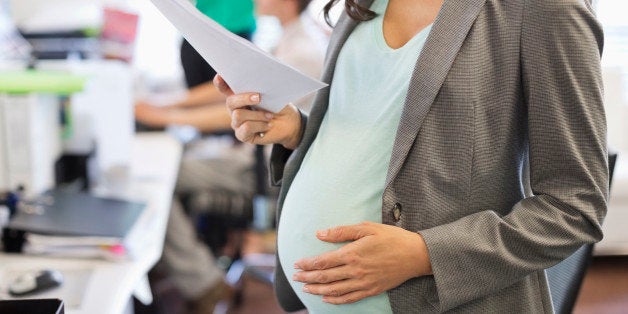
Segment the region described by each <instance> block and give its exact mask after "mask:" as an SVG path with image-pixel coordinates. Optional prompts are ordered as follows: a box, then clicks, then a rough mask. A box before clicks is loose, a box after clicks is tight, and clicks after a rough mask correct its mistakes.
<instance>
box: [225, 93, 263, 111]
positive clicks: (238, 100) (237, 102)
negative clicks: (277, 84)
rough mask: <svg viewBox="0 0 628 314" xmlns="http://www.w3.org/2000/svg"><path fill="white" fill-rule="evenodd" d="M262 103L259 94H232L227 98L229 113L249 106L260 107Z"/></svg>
mask: <svg viewBox="0 0 628 314" xmlns="http://www.w3.org/2000/svg"><path fill="white" fill-rule="evenodd" d="M259 102H260V95H259V93H241V94H232V95H231V96H229V97H227V108H228V109H229V111H232V112H233V111H234V110H236V109H242V108H244V107H248V106H255V105H258V104H259Z"/></svg>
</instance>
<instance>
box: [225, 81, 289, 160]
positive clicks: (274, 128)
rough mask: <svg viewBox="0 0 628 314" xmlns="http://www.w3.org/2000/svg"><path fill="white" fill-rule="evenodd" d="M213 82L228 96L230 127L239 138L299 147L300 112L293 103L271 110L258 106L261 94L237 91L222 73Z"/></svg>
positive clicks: (247, 140)
mask: <svg viewBox="0 0 628 314" xmlns="http://www.w3.org/2000/svg"><path fill="white" fill-rule="evenodd" d="M214 85H215V86H216V87H217V88H218V90H219V91H220V92H221V93H223V94H224V95H225V96H227V108H228V109H229V112H230V113H231V127H232V128H233V130H234V131H235V135H236V137H237V138H238V140H240V141H242V142H248V143H251V144H260V145H265V144H274V143H277V144H281V145H283V146H285V147H286V148H289V149H295V148H296V147H297V145H298V144H299V142H300V141H301V115H300V113H299V111H298V110H297V108H295V107H294V106H293V105H291V104H289V105H287V106H286V107H284V108H283V109H282V110H281V111H279V112H277V113H272V112H269V111H266V110H262V109H259V108H257V107H255V106H256V105H258V104H259V103H260V101H261V99H260V94H259V93H242V94H234V93H233V91H232V90H231V88H230V87H229V86H228V85H227V83H226V82H225V81H224V80H223V79H222V77H220V75H216V77H214ZM252 108H255V109H252Z"/></svg>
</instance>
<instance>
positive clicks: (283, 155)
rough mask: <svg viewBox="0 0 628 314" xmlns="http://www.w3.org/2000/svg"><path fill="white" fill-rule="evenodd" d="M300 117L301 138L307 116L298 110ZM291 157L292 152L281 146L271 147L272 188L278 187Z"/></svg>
mask: <svg viewBox="0 0 628 314" xmlns="http://www.w3.org/2000/svg"><path fill="white" fill-rule="evenodd" d="M299 114H300V115H301V130H300V132H301V137H303V132H304V131H305V126H306V125H307V118H308V116H307V114H306V113H304V112H303V111H301V110H299ZM290 155H292V150H291V149H287V148H285V147H283V145H278V144H275V145H273V148H272V151H271V153H270V183H271V184H272V185H274V186H280V185H281V181H282V179H283V170H284V168H285V167H286V163H287V162H288V158H290Z"/></svg>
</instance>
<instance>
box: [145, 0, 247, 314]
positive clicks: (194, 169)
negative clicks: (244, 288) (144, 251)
mask: <svg viewBox="0 0 628 314" xmlns="http://www.w3.org/2000/svg"><path fill="white" fill-rule="evenodd" d="M253 6H254V5H253V1H252V0H197V1H196V8H197V9H198V10H199V11H200V12H202V13H203V14H205V15H207V16H208V17H210V18H212V19H213V20H215V21H216V22H217V23H219V24H220V25H222V26H223V27H225V28H226V29H227V30H229V31H231V32H232V33H235V34H237V35H239V36H241V37H243V38H246V39H250V38H251V36H252V34H253V32H254V30H255V27H256V25H255V24H256V23H255V15H254V10H253ZM180 56H181V65H182V67H183V72H184V75H185V82H186V85H187V87H188V93H187V96H186V97H185V99H183V100H182V101H179V102H177V103H174V104H171V105H170V106H169V107H170V108H173V109H174V108H177V109H178V108H199V106H204V105H206V104H210V103H216V102H218V103H224V96H222V95H220V94H219V93H211V92H210V93H205V92H204V91H205V90H206V89H207V88H210V87H211V86H212V83H211V78H212V77H213V76H214V75H215V73H216V72H215V70H214V69H213V68H212V67H211V66H209V64H208V63H207V62H206V61H205V60H204V59H203V58H202V57H201V56H200V54H199V53H198V52H197V51H196V50H194V48H193V47H192V46H191V45H190V44H189V43H188V42H187V40H183V42H182V44H181V50H180ZM160 110H161V108H160V109H159V110H157V107H155V106H152V105H151V104H149V103H148V102H145V101H138V102H137V103H136V106H135V118H136V121H138V122H140V123H143V124H145V125H148V126H165V125H166V124H159V123H155V121H157V120H158V119H159V112H160ZM206 110H207V113H208V114H206V115H201V116H198V115H192V116H189V115H188V116H186V117H184V119H187V121H188V124H195V125H197V126H200V125H199V124H203V125H205V126H207V127H205V128H202V130H204V131H208V132H212V131H214V130H220V129H225V128H226V127H228V125H229V122H228V121H229V117H228V115H226V114H225V110H224V108H220V107H219V106H214V107H211V106H208V107H206ZM175 112H178V111H176V110H173V111H172V113H175ZM156 118H157V119H156ZM222 153H223V154H225V155H228V156H229V157H231V161H232V162H226V161H223V162H222V163H220V164H218V165H216V164H210V165H207V164H206V163H200V162H195V161H193V160H187V161H184V162H183V163H182V164H181V167H180V170H179V177H178V181H177V185H176V187H175V196H174V197H173V201H172V206H171V210H170V215H169V218H168V223H167V227H166V236H165V239H164V246H163V253H162V256H161V260H160V261H159V263H158V264H157V265H156V269H158V270H160V272H162V273H165V274H166V276H167V277H168V278H169V279H170V281H171V282H172V283H173V285H174V286H175V288H176V289H177V290H178V291H179V292H180V293H181V295H182V296H183V297H184V298H185V299H186V301H187V302H186V308H187V312H188V313H193V314H211V313H213V312H214V307H215V306H216V304H217V303H218V302H220V301H221V300H224V299H227V298H228V297H229V295H230V291H231V288H230V287H229V286H228V285H227V284H226V283H225V281H224V271H223V270H222V269H221V268H220V267H219V266H218V265H217V263H216V260H215V258H214V256H213V254H212V253H211V251H210V250H209V248H208V247H207V246H206V245H205V244H204V243H202V242H201V241H200V240H199V239H198V237H197V233H196V229H195V227H194V225H193V224H192V222H191V221H190V220H189V218H188V217H187V215H186V213H185V211H184V209H183V207H182V203H181V201H180V199H179V198H178V197H177V195H180V194H181V193H186V192H188V191H189V190H194V189H196V188H199V189H200V188H205V187H207V186H211V187H213V186H215V185H216V182H220V183H223V186H227V187H229V188H232V189H233V188H236V187H237V188H245V187H246V186H247V185H244V184H242V183H241V180H242V179H240V177H244V178H246V179H248V180H249V181H251V182H253V178H252V170H249V168H251V166H250V165H251V164H252V158H251V157H250V153H249V151H248V150H245V149H244V148H243V147H240V148H236V147H233V148H229V149H226V150H225V151H223V152H222ZM218 169H223V170H224V171H225V172H226V173H227V175H226V176H225V175H223V173H222V172H221V171H217V170H218ZM197 174H199V175H197ZM248 185H252V183H251V184H248Z"/></svg>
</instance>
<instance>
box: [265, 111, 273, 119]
mask: <svg viewBox="0 0 628 314" xmlns="http://www.w3.org/2000/svg"><path fill="white" fill-rule="evenodd" d="M265 116H266V119H268V120H270V119H272V118H273V114H272V113H270V112H267V113H266V114H265Z"/></svg>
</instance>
